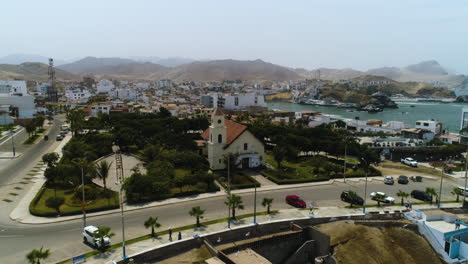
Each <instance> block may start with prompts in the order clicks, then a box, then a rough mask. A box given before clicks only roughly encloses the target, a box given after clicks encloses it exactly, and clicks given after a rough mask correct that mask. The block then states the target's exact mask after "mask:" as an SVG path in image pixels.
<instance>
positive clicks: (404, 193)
mask: <svg viewBox="0 0 468 264" xmlns="http://www.w3.org/2000/svg"><path fill="white" fill-rule="evenodd" d="M396 196H398V197H400V198H401V205H403V202H404V201H403V200H404V199H405V198H407V197H408V196H409V194H408V193H407V192H404V191H402V190H398V192H397V194H396Z"/></svg>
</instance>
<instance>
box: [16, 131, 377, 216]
mask: <svg viewBox="0 0 468 264" xmlns="http://www.w3.org/2000/svg"><path fill="white" fill-rule="evenodd" d="M69 138H70V137H67V138H66V139H68V140H69ZM66 142H67V141H65V140H64V141H63V142H62V143H63V145H62V144H60V145H59V147H58V148H57V150H56V151H55V152H57V153H61V149H62V148H63V146H64V144H66ZM364 180H365V178H350V179H346V181H347V182H348V181H349V182H359V181H364ZM368 181H369V182H370V181H383V177H373V178H368ZM44 182H45V179H44V177H43V172H42V176H41V177H40V179H39V180H37V182H36V183H35V184H34V186H33V187H32V189H31V191H30V192H29V193H28V194H27V195H26V196H25V197H23V199H22V200H21V202H20V203H19V204H18V206H17V207H16V208H15V209H14V210H13V211H12V213H11V214H10V218H11V219H12V220H15V221H17V222H20V223H23V224H48V223H58V222H66V221H71V220H76V219H81V218H82V215H73V216H63V217H54V218H46V217H37V216H33V215H31V214H30V213H29V204H30V202H31V201H32V199H34V196H35V195H36V193H37V192H38V191H39V190H40V188H41V186H42V184H43V183H44ZM335 182H343V179H334V180H329V181H324V182H311V183H303V184H285V185H266V186H261V187H259V188H257V192H266V191H272V190H284V189H295V188H303V187H308V186H320V185H329V184H333V183H335ZM252 191H253V188H251V189H242V190H234V191H232V193H234V194H242V193H251V192H252ZM225 195H226V192H225V191H224V190H221V191H218V192H215V193H202V194H199V195H196V196H195V197H194V196H188V197H183V198H182V197H177V198H170V199H166V200H162V201H156V202H151V203H147V204H144V205H141V204H140V205H139V204H137V205H125V211H126V212H128V211H133V210H141V209H145V208H150V207H157V206H162V205H169V204H175V203H182V202H188V201H195V200H201V199H208V198H213V197H220V196H225ZM113 213H120V209H114V210H106V211H102V212H96V213H89V214H87V217H88V218H91V217H94V216H100V215H108V214H113Z"/></svg>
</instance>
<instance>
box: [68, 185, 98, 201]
mask: <svg viewBox="0 0 468 264" xmlns="http://www.w3.org/2000/svg"><path fill="white" fill-rule="evenodd" d="M99 196H100V191H99V190H98V189H97V188H94V187H91V186H88V185H85V199H86V200H96V199H97V198H98V197H99ZM73 198H74V199H76V200H78V201H82V198H83V193H82V189H81V186H78V187H76V188H75V191H74V194H73Z"/></svg>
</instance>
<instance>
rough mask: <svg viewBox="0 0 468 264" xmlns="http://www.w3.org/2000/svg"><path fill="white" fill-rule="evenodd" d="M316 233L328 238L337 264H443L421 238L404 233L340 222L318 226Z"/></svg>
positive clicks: (407, 231) (397, 229)
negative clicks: (328, 236) (320, 232)
mask: <svg viewBox="0 0 468 264" xmlns="http://www.w3.org/2000/svg"><path fill="white" fill-rule="evenodd" d="M319 230H320V231H322V232H324V233H326V234H328V235H330V237H331V246H332V247H333V255H334V257H335V258H336V260H337V263H339V264H340V263H346V264H361V263H368V264H387V263H388V264H393V263H408V264H410V263H411V264H413V263H416V264H417V263H421V264H426V263H431V264H439V263H440V264H441V263H442V262H441V261H440V260H439V258H438V257H437V255H436V254H435V252H434V251H433V250H432V248H431V246H430V245H429V243H428V242H427V241H426V240H425V239H424V238H423V237H422V236H420V235H417V234H416V233H414V232H412V231H410V230H407V229H403V228H385V229H379V228H374V227H367V226H363V225H354V223H353V222H352V221H339V222H334V223H329V224H324V225H320V226H319Z"/></svg>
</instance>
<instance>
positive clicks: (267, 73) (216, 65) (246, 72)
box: [167, 60, 301, 81]
mask: <svg viewBox="0 0 468 264" xmlns="http://www.w3.org/2000/svg"><path fill="white" fill-rule="evenodd" d="M167 77H168V78H170V79H172V80H176V81H183V80H194V81H219V80H271V81H288V80H298V79H301V76H299V74H297V73H295V72H294V71H292V70H290V69H288V68H286V67H282V66H278V65H275V64H272V63H268V62H264V61H262V60H254V61H241V60H213V61H206V62H193V63H190V64H185V65H181V66H179V67H176V68H174V69H173V70H172V71H170V72H169V74H168V76H167Z"/></svg>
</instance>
